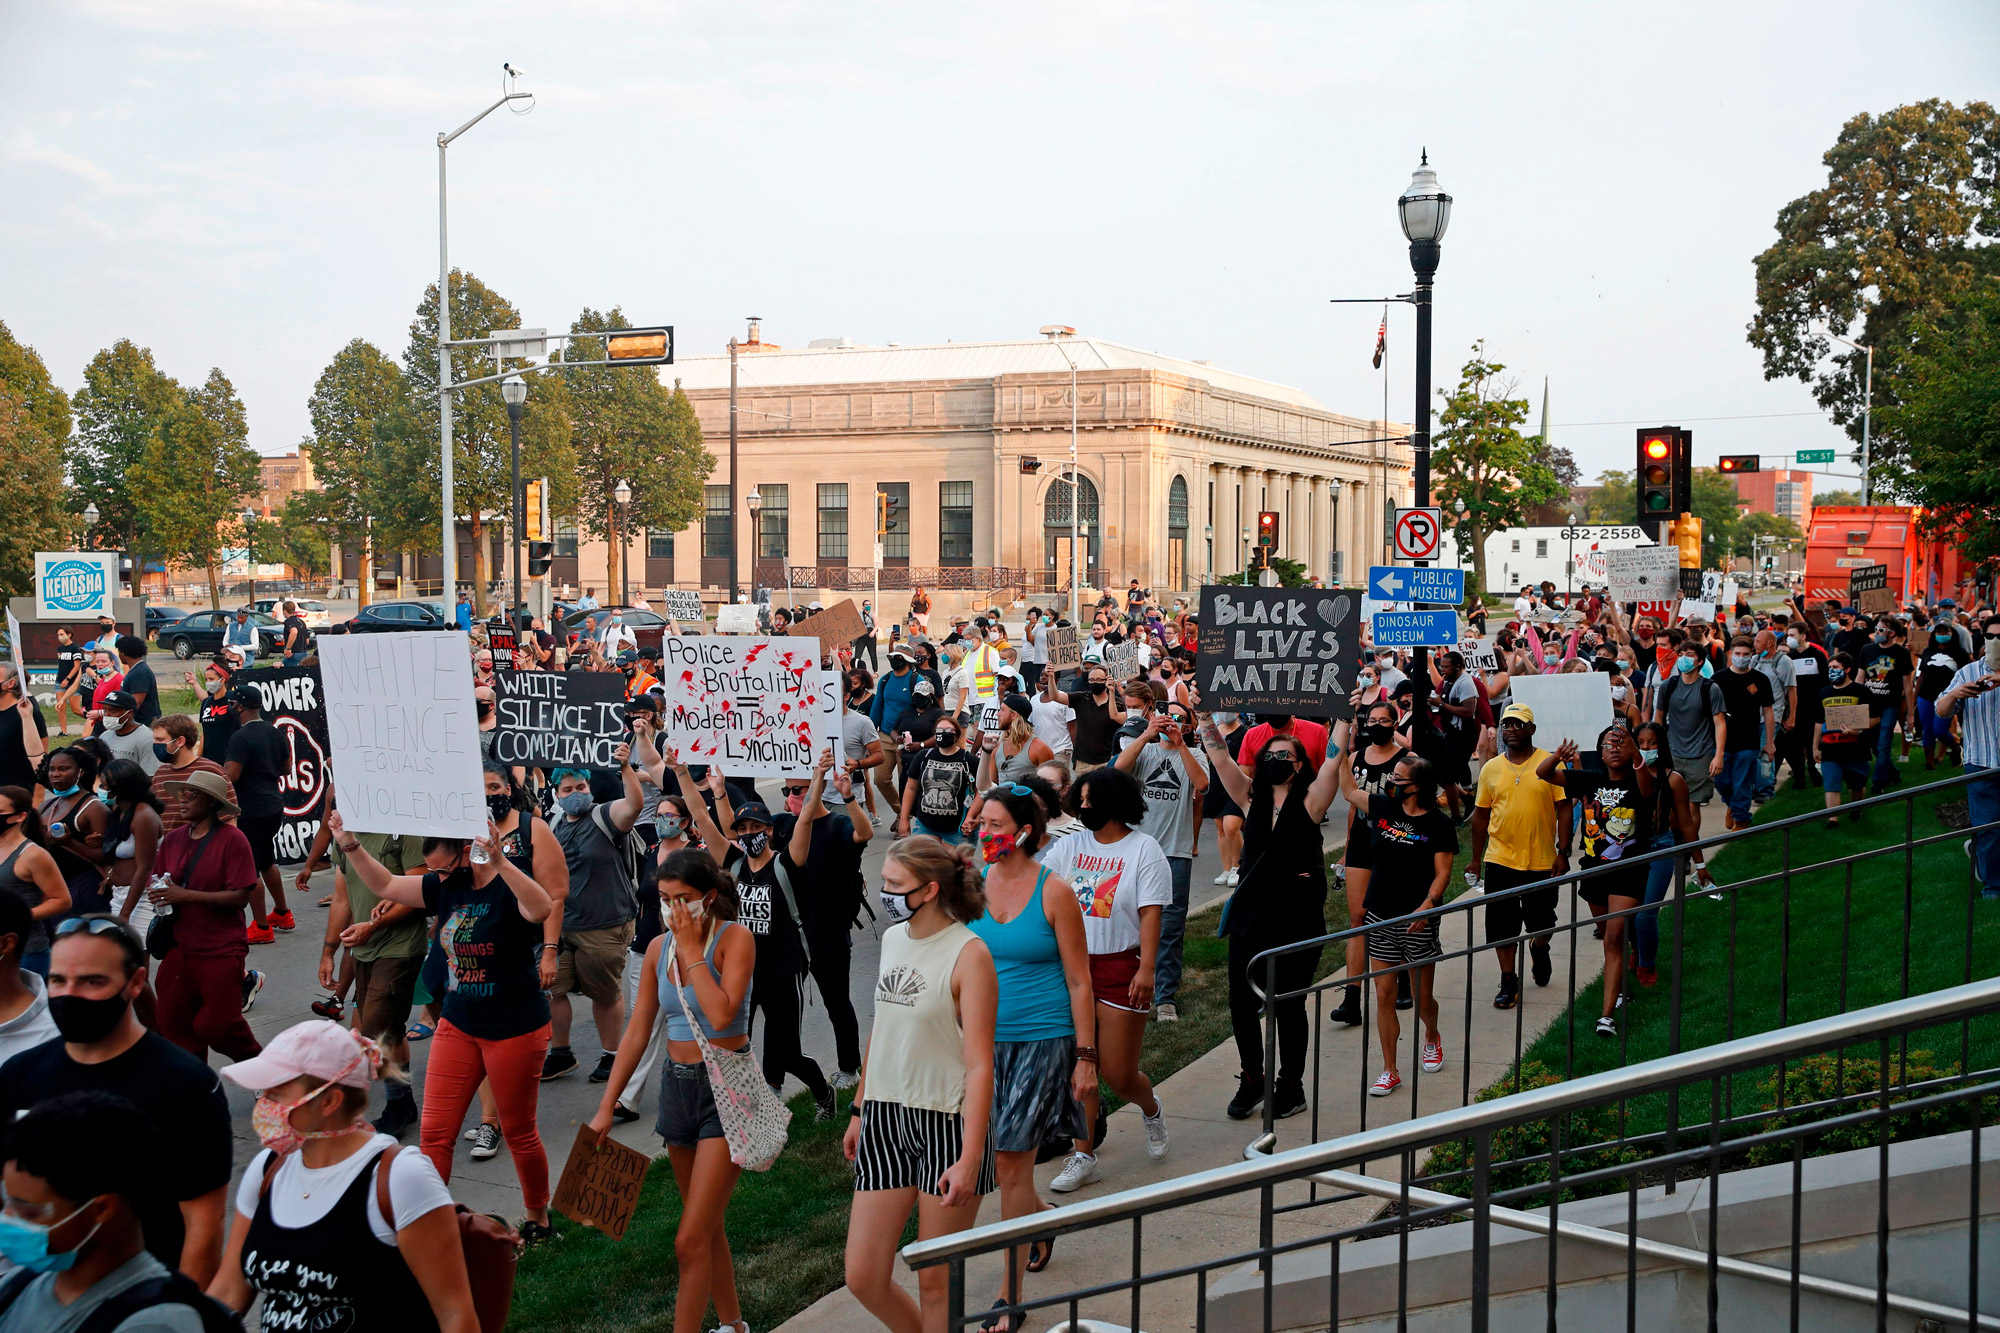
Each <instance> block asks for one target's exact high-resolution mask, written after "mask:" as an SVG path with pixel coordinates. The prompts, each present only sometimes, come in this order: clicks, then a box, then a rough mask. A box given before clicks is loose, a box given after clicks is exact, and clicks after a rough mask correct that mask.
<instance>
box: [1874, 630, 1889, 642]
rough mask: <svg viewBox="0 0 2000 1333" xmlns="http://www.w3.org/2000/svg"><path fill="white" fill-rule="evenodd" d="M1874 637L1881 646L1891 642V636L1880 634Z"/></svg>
mask: <svg viewBox="0 0 2000 1333" xmlns="http://www.w3.org/2000/svg"><path fill="white" fill-rule="evenodd" d="M1872 637H1873V638H1874V640H1875V642H1877V643H1880V644H1887V643H1888V642H1889V636H1888V635H1887V634H1880V633H1878V634H1875V635H1873V636H1872Z"/></svg>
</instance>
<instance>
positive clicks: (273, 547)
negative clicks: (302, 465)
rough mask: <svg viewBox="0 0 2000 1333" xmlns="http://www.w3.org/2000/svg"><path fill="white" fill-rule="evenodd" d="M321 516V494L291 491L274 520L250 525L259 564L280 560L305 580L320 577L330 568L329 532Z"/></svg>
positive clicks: (267, 519) (331, 530) (265, 519)
mask: <svg viewBox="0 0 2000 1333" xmlns="http://www.w3.org/2000/svg"><path fill="white" fill-rule="evenodd" d="M325 515H326V508H325V506H324V505H323V503H322V492H319V491H293V492H292V493H291V494H290V495H289V496H287V497H286V498H285V507H284V508H283V509H281V510H280V511H278V514H277V516H276V517H275V518H260V519H258V520H257V521H256V522H255V523H253V524H251V525H250V527H251V533H250V537H251V541H252V543H253V545H254V546H255V548H256V551H257V557H258V560H259V562H260V563H261V562H263V561H267V560H277V561H283V562H284V563H285V564H287V565H289V566H291V567H292V569H294V570H296V571H297V572H298V573H299V574H300V575H302V576H303V577H305V578H306V579H309V580H311V579H318V578H322V577H324V576H325V575H326V574H327V573H329V572H330V571H331V570H332V568H333V547H332V532H333V529H332V524H331V523H330V522H329V520H328V519H327V518H326V517H325Z"/></svg>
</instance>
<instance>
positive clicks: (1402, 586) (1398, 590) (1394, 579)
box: [1368, 565, 1465, 606]
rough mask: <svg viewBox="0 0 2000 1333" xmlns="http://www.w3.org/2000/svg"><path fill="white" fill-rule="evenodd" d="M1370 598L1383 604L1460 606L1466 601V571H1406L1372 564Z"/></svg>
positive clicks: (1442, 568) (1445, 568) (1396, 567)
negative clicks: (1413, 603) (1423, 603)
mask: <svg viewBox="0 0 2000 1333" xmlns="http://www.w3.org/2000/svg"><path fill="white" fill-rule="evenodd" d="M1368 595H1369V596H1370V597H1373V598H1375V599H1376V600H1377V601H1382V602H1429V603H1431V604H1433V605H1438V604H1442V605H1445V606H1457V605H1458V604H1459V603H1460V602H1463V601H1464V600H1465V571H1464V570H1462V569H1452V568H1450V567H1448V566H1439V567H1436V568H1428V567H1427V568H1424V569H1406V568H1404V567H1402V566H1400V565H1370V566H1369V567H1368Z"/></svg>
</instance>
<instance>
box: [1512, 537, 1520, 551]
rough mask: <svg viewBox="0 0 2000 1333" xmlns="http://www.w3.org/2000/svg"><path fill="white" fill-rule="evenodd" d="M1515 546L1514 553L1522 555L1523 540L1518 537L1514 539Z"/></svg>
mask: <svg viewBox="0 0 2000 1333" xmlns="http://www.w3.org/2000/svg"><path fill="white" fill-rule="evenodd" d="M1513 545H1514V551H1513V553H1514V554H1515V555H1519V554H1521V539H1520V538H1519V537H1516V538H1514V543H1513Z"/></svg>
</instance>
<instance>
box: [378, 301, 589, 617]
mask: <svg viewBox="0 0 2000 1333" xmlns="http://www.w3.org/2000/svg"><path fill="white" fill-rule="evenodd" d="M437 325H438V291H437V285H436V284H435V283H433V284H431V285H430V286H428V287H426V288H425V289H424V298H423V301H422V302H421V303H420V304H419V305H418V306H417V315H416V318H415V319H413V320H411V321H410V341H409V344H408V346H407V347H405V348H404V351H403V373H404V376H405V378H406V379H407V381H408V383H409V387H410V394H411V398H412V400H413V402H414V403H415V405H416V407H415V410H416V413H417V415H418V418H419V419H420V420H426V421H428V422H429V423H430V432H429V433H430V438H431V439H432V440H434V441H435V440H436V439H437V438H438V407H437V403H438V399H437V390H438V363H437ZM520 327H521V316H520V312H519V311H517V310H516V309H515V308H514V306H513V304H512V303H511V302H509V301H508V300H506V298H504V297H502V296H501V295H500V294H499V293H498V292H495V291H494V290H493V289H492V288H490V287H488V286H487V285H486V284H485V283H483V282H481V281H480V280H479V279H478V278H476V277H474V276H472V275H471V274H470V273H462V272H459V271H457V270H454V271H453V273H452V276H451V329H452V336H453V337H454V338H475V337H480V338H483V337H485V336H486V335H488V334H490V333H492V332H493V331H494V330H496V329H517V328H520ZM495 360H496V359H495V358H494V357H492V356H490V355H487V354H485V353H483V352H482V353H480V354H478V355H473V356H468V355H459V356H456V357H454V358H453V361H454V365H455V366H456V367H457V370H456V371H455V372H454V373H455V374H456V375H457V376H458V378H460V379H474V378H478V377H482V376H485V375H489V374H492V373H493V372H494V370H495V369H496V366H495ZM525 364H526V362H524V361H519V360H514V359H509V360H508V361H507V362H506V363H505V364H504V365H503V366H501V367H499V368H501V369H518V368H519V367H521V366H523V365H525ZM555 380H556V377H555V376H552V375H537V376H534V377H533V382H532V387H531V388H530V391H529V393H528V405H527V409H526V411H525V413H524V414H523V416H522V419H521V476H522V477H523V478H527V477H535V476H542V477H547V478H548V479H549V483H550V486H551V489H552V491H553V495H552V501H551V502H552V504H553V505H554V506H555V507H556V508H557V509H558V511H566V510H568V509H569V508H572V507H574V505H575V503H576V501H575V484H576V454H575V451H574V450H573V449H571V447H570V442H569V416H568V413H567V411H566V401H567V395H566V394H565V393H564V391H563V386H562V385H561V384H559V383H556V382H555ZM452 403H453V407H452V469H453V472H452V503H453V505H454V507H455V508H457V509H458V511H459V513H460V514H461V515H463V516H464V518H465V521H466V527H467V529H468V530H469V532H470V534H471V537H472V567H471V569H470V570H469V571H461V574H460V577H462V578H468V579H469V580H470V582H471V583H472V596H473V605H474V608H475V609H476V610H477V611H478V612H479V614H480V615H482V616H483V615H485V614H486V611H487V597H486V588H487V583H488V582H489V581H490V579H491V578H492V571H491V570H489V569H488V568H487V565H488V560H487V549H488V539H487V535H486V525H487V523H488V522H489V521H490V519H491V518H493V517H501V518H503V519H504V516H505V515H506V514H508V513H510V512H511V511H512V508H513V506H512V503H511V499H510V496H511V492H512V488H513V483H512V475H511V474H512V468H511V458H512V454H511V449H510V441H509V436H508V430H507V405H506V403H505V401H504V400H503V399H502V398H501V397H500V386H499V385H498V384H487V385H482V386H481V387H479V388H477V389H466V390H463V391H460V392H459V393H457V394H455V395H454V396H453V399H452ZM442 600H443V601H444V602H445V604H446V605H447V606H449V605H450V604H451V603H452V601H453V600H455V594H454V592H453V591H452V590H451V589H449V588H447V589H445V590H444V595H443V598H442Z"/></svg>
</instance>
